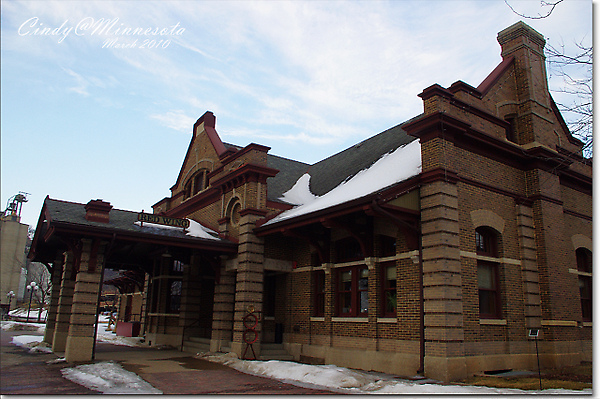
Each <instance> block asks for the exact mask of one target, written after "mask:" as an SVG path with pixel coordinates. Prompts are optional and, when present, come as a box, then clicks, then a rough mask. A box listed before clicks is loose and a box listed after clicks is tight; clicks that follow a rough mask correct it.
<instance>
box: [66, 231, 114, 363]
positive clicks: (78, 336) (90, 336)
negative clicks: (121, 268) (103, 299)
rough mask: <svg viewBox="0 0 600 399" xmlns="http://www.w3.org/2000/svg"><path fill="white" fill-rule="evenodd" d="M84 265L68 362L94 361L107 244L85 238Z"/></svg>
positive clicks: (75, 298) (75, 301) (77, 287)
mask: <svg viewBox="0 0 600 399" xmlns="http://www.w3.org/2000/svg"><path fill="white" fill-rule="evenodd" d="M81 241H82V243H83V246H82V251H81V262H80V265H79V272H78V273H77V280H76V283H75V289H74V292H73V306H72V309H71V310H72V313H71V320H70V323H71V326H70V328H69V335H68V337H67V343H66V347H65V358H66V359H67V361H68V362H87V361H90V360H92V352H93V346H94V324H95V322H96V312H97V311H98V293H99V291H100V280H101V277H102V271H103V269H104V249H105V247H106V243H104V242H103V243H99V244H98V243H97V242H92V240H88V239H82V240H81Z"/></svg>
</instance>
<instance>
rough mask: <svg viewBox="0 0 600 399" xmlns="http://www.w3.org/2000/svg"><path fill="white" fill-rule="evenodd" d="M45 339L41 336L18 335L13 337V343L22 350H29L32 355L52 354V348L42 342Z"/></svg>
mask: <svg viewBox="0 0 600 399" xmlns="http://www.w3.org/2000/svg"><path fill="white" fill-rule="evenodd" d="M43 339H44V337H43V336H41V335H17V336H14V337H12V341H11V342H12V343H13V344H15V345H17V346H20V347H22V348H28V349H29V352H30V353H35V352H42V353H52V348H51V347H50V345H48V344H47V343H46V342H42V340H43Z"/></svg>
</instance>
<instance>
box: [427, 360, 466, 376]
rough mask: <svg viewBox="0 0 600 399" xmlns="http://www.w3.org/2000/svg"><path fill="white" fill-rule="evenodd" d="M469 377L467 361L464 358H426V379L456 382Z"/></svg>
mask: <svg viewBox="0 0 600 399" xmlns="http://www.w3.org/2000/svg"><path fill="white" fill-rule="evenodd" d="M467 376H468V374H467V360H466V357H464V356H461V357H434V356H425V377H428V378H433V379H435V380H440V381H456V380H461V379H463V378H466V377H467Z"/></svg>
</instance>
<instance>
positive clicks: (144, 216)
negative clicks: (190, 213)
mask: <svg viewBox="0 0 600 399" xmlns="http://www.w3.org/2000/svg"><path fill="white" fill-rule="evenodd" d="M137 219H138V222H141V223H142V224H143V223H153V224H160V225H163V226H171V227H181V228H183V229H187V228H188V227H190V221H189V220H187V219H178V218H170V217H167V216H162V215H155V214H152V213H144V212H140V213H138V217H137Z"/></svg>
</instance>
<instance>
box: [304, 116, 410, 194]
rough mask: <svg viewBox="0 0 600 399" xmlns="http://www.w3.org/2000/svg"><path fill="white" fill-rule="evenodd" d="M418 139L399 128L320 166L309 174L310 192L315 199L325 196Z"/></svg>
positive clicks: (328, 159)
mask: <svg viewBox="0 0 600 399" xmlns="http://www.w3.org/2000/svg"><path fill="white" fill-rule="evenodd" d="M415 139H416V138H415V137H412V136H409V135H408V134H406V132H405V131H404V130H402V124H400V125H398V126H395V127H393V128H391V129H388V130H386V131H384V132H381V133H379V134H377V135H375V136H373V137H371V138H368V139H366V140H364V141H361V142H360V143H358V144H355V145H354V146H352V147H350V148H348V149H345V150H344V151H342V152H339V153H337V154H335V155H332V156H330V157H329V158H326V159H324V160H322V161H320V162H317V163H316V164H314V165H312V166H311V167H310V169H309V170H308V173H309V174H310V191H311V192H312V193H313V194H315V195H323V194H325V193H327V192H329V191H331V190H332V189H334V188H335V187H337V186H338V185H339V184H340V183H342V182H343V181H345V180H348V179H350V178H351V177H352V176H354V175H355V174H357V173H358V172H360V171H361V170H363V169H367V168H368V167H370V166H371V165H372V164H373V163H375V162H376V161H377V160H378V159H379V158H381V156H382V155H384V154H386V153H389V152H391V151H393V150H395V149H396V148H398V147H400V146H403V145H405V144H408V143H410V142H411V141H413V140H415Z"/></svg>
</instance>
